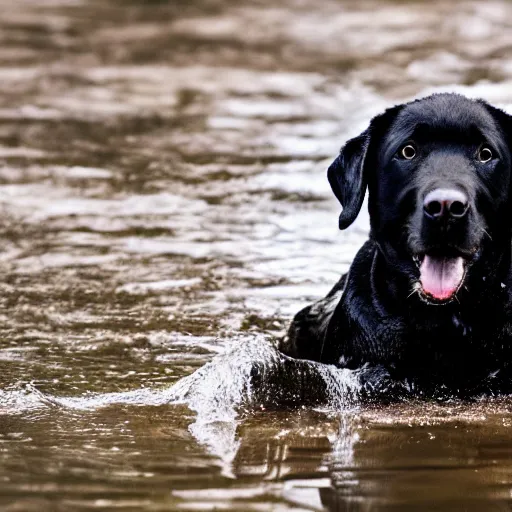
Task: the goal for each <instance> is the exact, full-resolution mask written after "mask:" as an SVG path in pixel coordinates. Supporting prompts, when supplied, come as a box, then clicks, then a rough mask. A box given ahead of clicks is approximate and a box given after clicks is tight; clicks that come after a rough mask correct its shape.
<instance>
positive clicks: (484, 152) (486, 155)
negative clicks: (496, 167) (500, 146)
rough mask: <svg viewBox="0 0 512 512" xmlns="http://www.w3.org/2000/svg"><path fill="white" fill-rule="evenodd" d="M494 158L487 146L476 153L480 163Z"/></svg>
mask: <svg viewBox="0 0 512 512" xmlns="http://www.w3.org/2000/svg"><path fill="white" fill-rule="evenodd" d="M493 158H494V154H493V152H492V149H491V148H490V147H489V146H482V147H481V148H480V149H479V151H478V160H480V162H482V163H484V164H485V163H486V162H489V161H490V160H492V159H493Z"/></svg>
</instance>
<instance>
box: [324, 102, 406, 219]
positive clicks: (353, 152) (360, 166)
mask: <svg viewBox="0 0 512 512" xmlns="http://www.w3.org/2000/svg"><path fill="white" fill-rule="evenodd" d="M402 108H403V105H397V106H395V107H392V108H389V109H387V110H386V111H385V112H384V113H383V114H380V115H379V116H377V117H374V118H373V119H372V121H371V122H370V126H369V127H368V128H367V129H366V130H365V131H364V132H363V133H361V134H360V135H358V136H357V137H354V138H353V139H350V140H349V141H348V142H347V143H346V144H345V145H344V146H343V147H342V148H341V151H340V154H339V155H338V158H336V160H334V162H333V163H332V164H331V165H330V167H329V169H328V171H327V179H328V180H329V183H330V185H331V188H332V191H333V192H334V195H335V196H336V197H337V198H338V201H339V202H340V203H341V206H343V211H342V212H341V215H340V220H339V227H340V229H345V228H348V227H349V226H350V225H351V224H352V223H353V222H354V220H356V217H357V215H358V214H359V211H360V210H361V206H362V205H363V200H364V195H365V193H366V187H367V185H368V178H369V176H368V172H369V169H368V168H369V167H370V166H371V165H373V162H370V161H371V160H373V156H374V153H375V147H376V146H377V145H378V144H377V143H378V140H379V137H381V136H382V135H383V134H384V133H385V132H386V130H388V128H389V126H390V125H391V123H392V122H393V120H394V119H395V118H396V116H397V114H398V112H399V111H400V110H401V109H402Z"/></svg>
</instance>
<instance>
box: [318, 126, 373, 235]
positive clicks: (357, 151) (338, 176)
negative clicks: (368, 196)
mask: <svg viewBox="0 0 512 512" xmlns="http://www.w3.org/2000/svg"><path fill="white" fill-rule="evenodd" d="M369 132H370V129H369V128H368V129H367V130H365V131H364V132H363V133H361V135H359V136H357V137H355V138H353V139H350V140H349V141H348V142H347V143H346V144H345V146H343V148H341V151H340V154H339V155H338V157H337V158H336V160H334V162H333V163H332V164H331V165H330V166H329V169H328V170H327V179H328V180H329V184H330V185H331V188H332V191H333V192H334V195H335V196H336V197H337V199H338V201H339V202H340V203H341V206H343V211H342V212H341V214H340V220H339V226H340V229H345V228H348V227H349V226H350V224H352V222H354V220H356V217H357V215H358V214H359V211H360V210H361V206H362V204H363V200H364V194H365V192H366V183H367V177H366V173H365V172H364V163H365V158H366V153H367V151H368V146H369V143H370V134H369Z"/></svg>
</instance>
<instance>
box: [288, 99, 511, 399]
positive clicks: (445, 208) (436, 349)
mask: <svg viewBox="0 0 512 512" xmlns="http://www.w3.org/2000/svg"><path fill="white" fill-rule="evenodd" d="M511 146H512V116H509V115H508V114H506V113H505V112H503V111H502V110H500V109H498V108H495V107H493V106H491V105H489V104H488V103H486V102H484V101H481V100H478V101H477V100H470V99H468V98H465V97H464V96H460V95H457V94H436V95H433V96H429V97H427V98H423V99H420V100H416V101H413V102H411V103H407V104H402V105H398V106H395V107H393V108H390V109H388V110H386V111H385V112H384V113H383V114H381V115H379V116H377V117H375V118H374V119H373V120H372V121H371V123H370V126H369V127H368V128H367V129H366V130H365V131H364V132H363V133H362V134H361V135H359V136H358V137H355V138H354V139H351V140H349V141H348V142H347V143H346V144H345V146H344V147H343V148H342V150H341V152H340V154H339V156H338V158H336V160H335V161H334V162H333V163H332V165H331V166H330V167H329V170H328V179H329V183H330V185H331V187H332V189H333V192H334V194H335V195H336V197H337V198H338V200H339V201H340V203H341V204H342V206H343V211H342V213H341V215H340V218H339V227H340V229H345V228H347V227H348V226H350V224H352V222H353V221H354V219H355V218H356V217H357V215H358V213H359V211H360V209H361V206H362V203H363V199H364V196H365V193H366V189H368V192H369V196H368V205H369V206H368V207H369V213H370V236H369V240H368V241H367V242H366V243H365V244H364V245H363V246H362V247H361V249H360V250H359V252H358V253H357V255H356V257H355V259H354V261H353V263H352V265H351V267H350V269H349V272H348V273H347V274H346V275H343V276H342V277H341V279H340V281H339V282H338V283H337V284H336V286H335V287H334V288H333V289H332V290H331V291H330V293H329V294H328V295H327V296H326V297H325V298H324V299H321V300H319V301H318V302H316V303H314V304H312V305H310V306H308V307H306V308H305V309H303V310H302V311H300V312H299V313H298V314H297V315H296V316H295V318H294V320H293V322H292V324H291V326H290V329H289V332H288V334H287V336H286V337H285V338H284V339H283V340H282V341H281V343H280V350H281V351H282V352H284V353H285V354H287V355H289V356H292V357H294V358H300V359H309V360H314V361H320V362H324V363H329V364H335V365H337V366H338V367H342V368H351V369H355V368H361V367H364V366H365V365H366V366H367V367H378V368H383V369H385V371H386V372H387V375H389V376H390V377H391V378H392V379H396V380H397V381H398V380H400V381H401V382H406V383H407V385H408V386H409V387H410V388H412V389H417V390H420V391H421V390H428V389H432V388H433V387H435V388H436V389H438V388H439V386H440V387H442V388H444V389H452V390H454V391H459V392H461V391H464V390H469V389H472V390H475V389H479V385H480V384H482V383H485V389H487V390H488V389H490V390H491V391H493V392H510V391H512V386H511V385H510V383H511V381H512V379H511V378H510V377H511V373H512V372H511V370H512V302H511V301H512V294H511V291H512V266H511V252H512V243H511V242H512V195H511V186H512V185H511V158H512V153H511V151H512V147H511ZM482 389H484V388H482Z"/></svg>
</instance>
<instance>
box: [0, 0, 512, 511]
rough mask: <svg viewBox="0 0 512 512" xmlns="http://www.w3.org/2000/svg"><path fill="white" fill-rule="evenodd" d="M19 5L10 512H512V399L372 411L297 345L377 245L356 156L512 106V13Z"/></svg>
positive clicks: (5, 399) (10, 306) (5, 433)
mask: <svg viewBox="0 0 512 512" xmlns="http://www.w3.org/2000/svg"><path fill="white" fill-rule="evenodd" d="M0 5H1V7H2V16H1V17H0V38H1V42H2V44H1V45H0V207H1V212H2V215H1V217H0V234H1V240H2V245H1V251H0V267H1V268H0V270H1V271H0V276H1V277H0V291H1V293H0V317H1V319H2V322H1V324H0V332H1V335H0V482H1V485H0V489H1V492H0V508H2V509H3V510H7V511H20V510H23V511H25V510H28V511H31V510H34V511H35V510H37V511H38V512H41V511H55V510H57V511H68V510H69V511H77V510H90V509H98V510H122V511H131V510H148V511H153V510H155V511H156V510H166V511H168V510H213V509H217V510H232V511H248V510H255V511H262V510H276V511H299V510H300V511H304V510H308V511H311V510H322V509H327V510H331V511H341V510H354V511H356V510H357V511H359V510H433V509H435V510H478V511H480V510H510V507H511V506H512V504H511V499H512V474H511V471H510V467H511V464H510V453H511V452H512V444H511V441H510V425H511V422H512V410H511V405H512V404H511V402H510V401H509V400H508V399H505V398H501V399H500V398H492V397H489V398H485V399H481V400H477V401H474V402H471V403H462V402H455V401H452V402H450V401H449V402H441V403H437V402H435V401H421V400H416V401H414V400H409V401H405V402H402V403H399V404H381V405H375V404H374V405H365V406H361V405H358V403H357V393H358V390H359V387H358V386H359V383H358V380H357V376H354V375H350V374H347V373H345V374H338V373H332V372H333V371H332V369H326V368H325V367H324V368H321V367H317V366H315V365H312V366H308V367H304V366H301V365H300V364H299V363H297V366H293V365H294V364H295V363H290V362H283V360H282V359H280V356H279V354H277V353H276V352H275V349H274V348H273V347H272V345H271V342H272V340H273V339H275V337H276V336H279V335H281V334H282V333H283V332H284V330H285V328H286V325H287V324H288V322H289V320H290V319H291V316H292V315H293V314H294V313H295V312H296V311H298V310H299V309H300V308H301V307H303V306H304V305H306V304H307V303H308V302H310V301H312V300H314V299H316V298H318V297H321V296H323V295H325V293H326V292H327V291H328V290H329V289H330V287H331V286H332V284H333V283H334V282H335V281H336V280H337V279H338V277H339V275H340V274H341V273H342V272H343V271H345V270H346V269H347V267H348V265H349V263H350V261H351V259H352V257H353V255H354V253H355V251H356V250H357V248H358V247H359V246H360V245H361V243H362V242H363V240H364V238H365V236H366V232H367V225H368V221H367V217H366V214H365V213H363V214H362V215H361V216H360V218H359V219H358V221H357V222H356V224H355V225H354V226H352V227H351V228H350V230H349V231H347V232H343V233H339V232H338V231H337V213H338V211H339V206H338V204H337V203H336V200H335V199H334V198H333V197H332V194H331V192H330V190H329V186H328V184H327V180H326V178H325V170H326V168H327V165H328V163H329V162H330V161H331V159H332V158H333V156H334V155H335V154H336V152H337V150H338V148H339V146H340V145H341V144H342V142H343V141H344V140H345V139H346V138H347V137H349V136H351V135H355V134H357V133H359V132H360V131H361V130H362V129H364V128H365V126H366V124H367V122H368V119H369V118H370V117H371V116H372V115H373V114H375V113H377V112H380V111H381V110H382V109H383V108H385V107H386V106H388V105H391V104H393V103H395V102H399V101H403V100H406V99H410V98H412V97H415V96H417V95H423V94H427V93H429V92H432V91H441V90H459V91H462V92H464V93H466V94H468V95H471V96H482V97H484V98H486V99H488V100H489V101H491V102H493V103H494V104H497V105H502V106H505V107H507V108H508V107H509V106H510V105H512V66H511V64H510V59H509V56H510V49H511V45H512V38H511V34H512V31H511V28H512V27H511V25H512V4H511V3H509V2H506V1H490V2H485V3H483V2H468V1H454V2H450V3H446V2H441V1H439V2H417V1H416V2H400V1H394V2H389V1H370V0H362V1H358V2H355V1H350V0H347V1H344V2H336V1H334V0H332V1H331V0H322V1H321V2H313V1H312V0H284V1H283V2H278V3H275V2H274V3H272V2H269V1H267V0H246V1H244V2H233V1H231V0H224V1H221V0H192V1H188V2H183V1H175V2H171V1H165V0H152V1H146V2H144V1H142V0H122V1H121V0H108V1H107V0H101V1H100V0H44V1H41V0H22V1H17V2H8V1H7V0H1V1H0ZM226 351H228V352H229V351H231V352H230V354H231V355H226ZM215 356H218V358H217V359H214V358H215ZM258 358H260V359H259V360H260V361H261V362H262V363H261V365H260V369H261V370H262V371H263V374H264V377H263V378H261V374H260V381H259V382H260V383H261V382H263V383H264V384H265V386H262V387H258V386H254V385H253V386H252V387H251V385H250V384H251V382H253V381H252V380H251V379H252V378H253V377H254V376H252V377H251V375H252V373H251V371H252V370H251V368H252V366H251V361H253V359H256V360H258ZM212 360H213V362H211V361H212ZM210 362H211V363H210ZM206 363H210V364H209V365H207V366H204V365H205V364H206ZM290 365H291V366H290ZM199 368H203V369H202V370H199V373H196V374H194V373H193V372H194V371H195V370H198V369H199ZM276 369H277V370H276ZM265 371H266V372H267V373H265ZM275 371H278V372H279V371H282V372H284V374H281V375H285V376H288V377H289V379H288V380H289V382H288V384H289V386H288V387H287V391H283V390H282V388H281V387H279V386H278V385H276V384H275V383H274V384H272V378H270V377H272V375H273V374H274V372H275ZM201 372H203V373H201ZM286 372H288V373H286ZM190 375H192V377H187V376H190ZM297 375H299V376H301V379H303V378H304V379H306V380H305V381H304V380H299V379H297ZM304 376H305V377H304ZM182 377H186V378H185V379H184V380H180V379H181V378H182ZM267 377H269V378H267ZM307 379H312V380H311V382H313V383H315V385H320V388H315V387H311V388H308V387H307V386H306V387H305V386H304V385H303V382H310V381H308V380H307ZM178 381H179V383H178V384H177V385H176V383H177V382H178ZM257 382H258V381H257V380H256V383H257ZM308 389H309V390H310V391H311V389H320V390H321V393H320V394H321V395H322V396H319V397H318V398H321V399H322V400H319V403H314V402H315V400H314V399H315V398H317V397H315V396H309V395H307V393H305V390H308ZM310 395H311V392H310ZM171 401H172V402H173V403H174V405H171V404H170V402H171ZM176 402H180V403H176ZM284 403H286V404H287V407H284ZM301 403H303V404H304V407H301V405H300V404H301ZM281 404H283V406H281ZM290 405H291V407H290Z"/></svg>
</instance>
